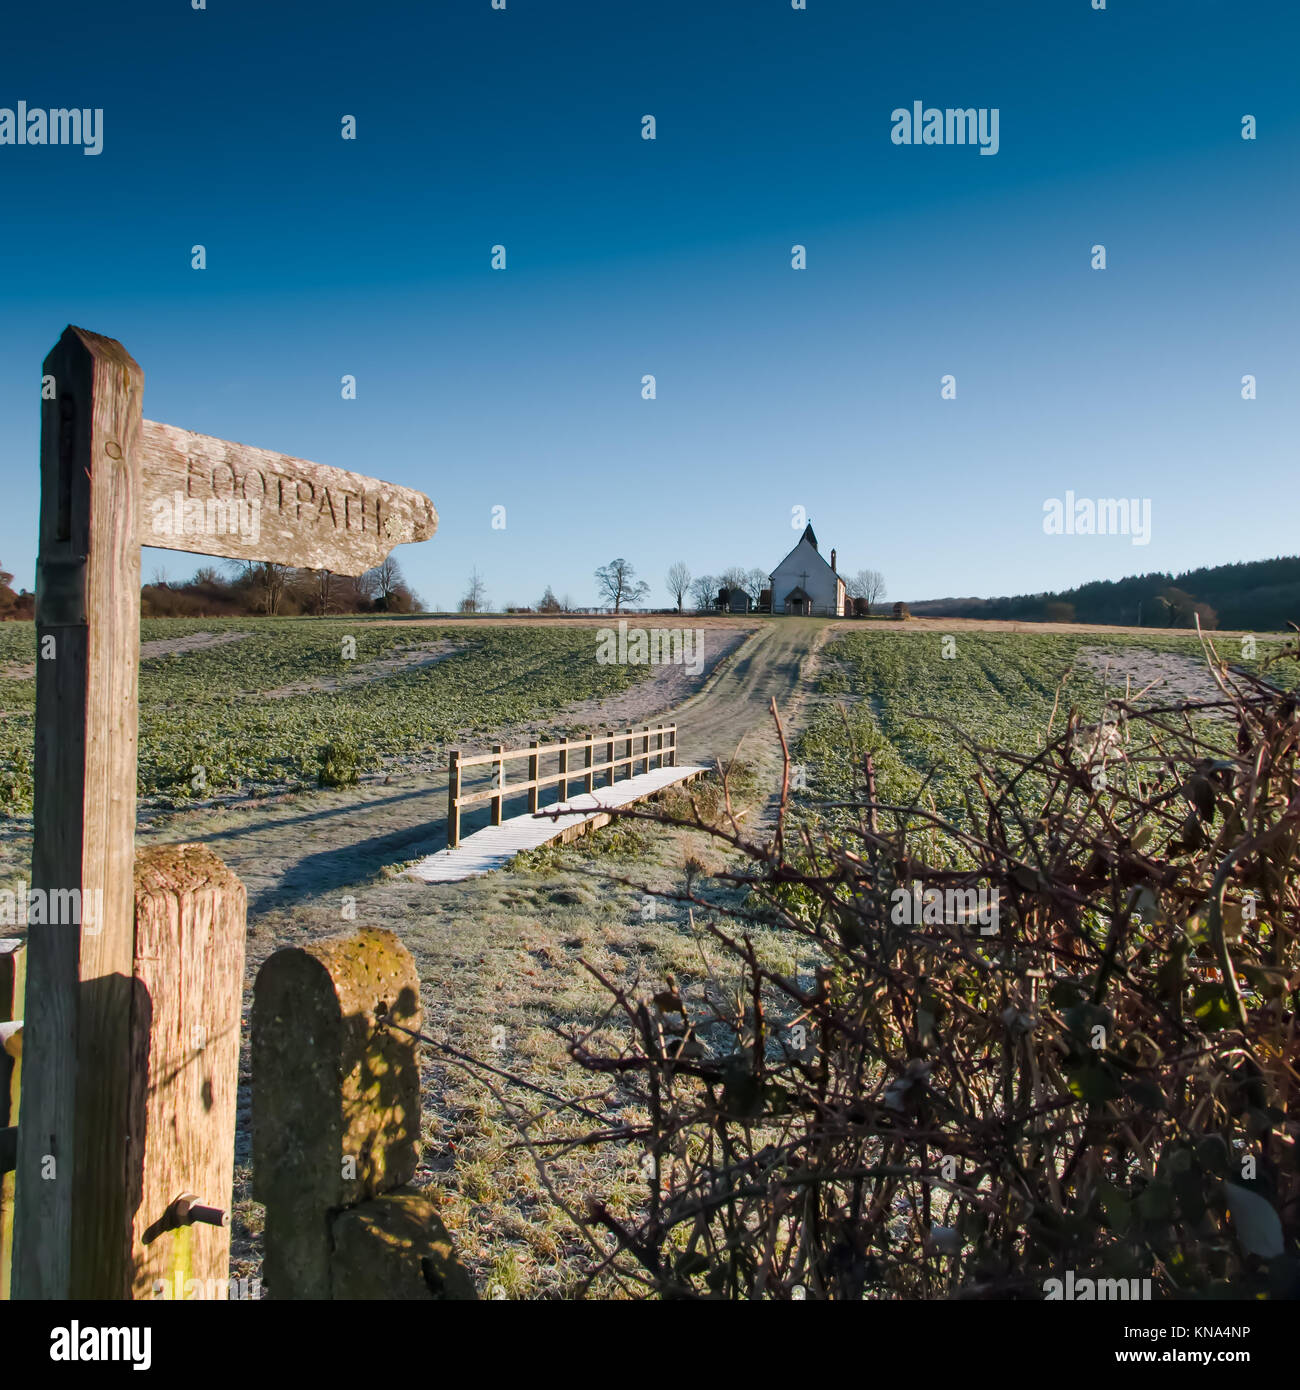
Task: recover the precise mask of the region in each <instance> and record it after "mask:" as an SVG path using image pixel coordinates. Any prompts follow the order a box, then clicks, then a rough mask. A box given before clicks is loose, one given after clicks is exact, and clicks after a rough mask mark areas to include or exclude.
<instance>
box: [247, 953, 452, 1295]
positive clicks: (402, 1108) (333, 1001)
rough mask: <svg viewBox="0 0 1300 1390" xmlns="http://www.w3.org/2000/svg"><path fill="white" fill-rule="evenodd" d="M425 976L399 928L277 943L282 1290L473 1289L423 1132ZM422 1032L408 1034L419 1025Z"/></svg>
mask: <svg viewBox="0 0 1300 1390" xmlns="http://www.w3.org/2000/svg"><path fill="white" fill-rule="evenodd" d="M419 1028H420V984H419V979H418V978H417V975H416V970H415V962H414V961H413V960H412V959H411V954H410V952H409V951H407V949H406V948H405V947H404V946H403V945H402V943H401V942H400V941H399V940H398V939H397V937H396V936H395V935H394V934H393V933H392V932H389V931H382V930H379V929H377V928H365V929H363V930H361V931H359V932H357V933H356V934H355V935H352V936H341V937H332V938H330V939H329V940H325V941H317V942H313V943H312V944H311V945H309V946H301V947H296V946H295V947H285V948H284V949H282V950H279V951H277V952H276V953H275V954H274V955H273V956H271V957H270V959H269V960H267V961H266V963H265V964H264V965H263V966H262V968H261V970H260V971H259V972H258V976H257V983H256V985H255V987H254V991H253V1020H252V1046H253V1193H254V1196H255V1197H256V1198H257V1200H258V1201H260V1202H263V1203H265V1205H266V1229H265V1249H266V1258H265V1265H264V1268H265V1270H266V1285H267V1292H268V1294H269V1295H270V1297H272V1298H281V1299H325V1298H372V1299H419V1298H431V1297H432V1298H473V1297H475V1294H474V1289H473V1285H472V1283H471V1282H470V1280H469V1278H468V1276H467V1275H466V1274H465V1272H464V1270H463V1269H461V1268H460V1266H459V1265H458V1264H457V1262H456V1260H455V1256H454V1252H453V1251H452V1247H451V1239H450V1237H449V1236H448V1235H447V1232H446V1230H445V1228H444V1227H443V1225H442V1223H441V1221H440V1220H439V1218H438V1216H437V1213H436V1211H435V1210H434V1207H433V1204H432V1202H431V1201H430V1200H429V1198H427V1197H426V1196H424V1194H422V1193H420V1192H416V1191H413V1190H412V1189H410V1188H407V1187H406V1186H405V1184H406V1183H408V1182H409V1181H410V1179H411V1178H412V1176H413V1175H414V1173H415V1168H416V1159H417V1146H418V1143H419V1138H420V1075H419V1064H418V1060H417V1056H416V1039H415V1038H414V1037H412V1036H411V1034H412V1033H417V1032H418V1031H419ZM407 1030H409V1031H407Z"/></svg>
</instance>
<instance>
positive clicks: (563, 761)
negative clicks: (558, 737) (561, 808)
mask: <svg viewBox="0 0 1300 1390" xmlns="http://www.w3.org/2000/svg"><path fill="white" fill-rule="evenodd" d="M568 770H569V744H568V741H567V740H566V741H565V742H564V743H562V744H560V769H559V771H560V781H559V786H558V788H557V790H558V791H559V794H560V800H561V801H567V800H568V799H569V779H568V778H567V777H566V776H565V775H564V774H565V773H566V772H568Z"/></svg>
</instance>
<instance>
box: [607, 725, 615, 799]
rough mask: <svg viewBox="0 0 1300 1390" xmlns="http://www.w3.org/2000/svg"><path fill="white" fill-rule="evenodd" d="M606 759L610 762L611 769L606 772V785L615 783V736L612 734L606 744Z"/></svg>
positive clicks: (609, 785) (610, 785)
mask: <svg viewBox="0 0 1300 1390" xmlns="http://www.w3.org/2000/svg"><path fill="white" fill-rule="evenodd" d="M605 761H606V763H608V764H609V771H608V772H606V773H605V785H606V786H607V787H612V786H613V785H614V736H613V734H611V735H610V736H609V739H608V741H607V742H606V744H605Z"/></svg>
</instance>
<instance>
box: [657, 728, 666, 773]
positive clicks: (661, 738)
mask: <svg viewBox="0 0 1300 1390" xmlns="http://www.w3.org/2000/svg"><path fill="white" fill-rule="evenodd" d="M655 728H656V729H657V730H658V733H657V734H656V736H655V747H656V748H657V749H658V751H659V757H658V758H657V759H656V760H655V766H656V767H657V768H658V769H659V770H660V771H661V772H662V771H663V766H664V726H663V725H662V724H656V725H655Z"/></svg>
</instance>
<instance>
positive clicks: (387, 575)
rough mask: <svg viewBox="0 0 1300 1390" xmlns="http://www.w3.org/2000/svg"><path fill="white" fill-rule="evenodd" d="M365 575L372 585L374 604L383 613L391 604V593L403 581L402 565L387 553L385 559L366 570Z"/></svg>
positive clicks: (395, 590) (393, 592)
mask: <svg viewBox="0 0 1300 1390" xmlns="http://www.w3.org/2000/svg"><path fill="white" fill-rule="evenodd" d="M366 575H367V577H368V578H369V579H370V582H371V583H372V584H373V585H374V598H375V606H376V607H377V608H379V609H382V610H383V611H384V612H385V613H386V612H388V610H389V609H390V608H391V607H392V606H393V604H392V598H393V595H394V594H395V593H396V592H397V590H398V588H399V586H401V585H402V584H404V583H405V580H404V578H403V576H402V567H401V566H400V565H399V564H398V563H397V561H396V560H394V559H393V557H392V556H391V555H389V556H388V557H387V558H386V559H384V560H381V561H380V562H379V564H377V565H376V566H375V567H374V569H369V570H367V571H366Z"/></svg>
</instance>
